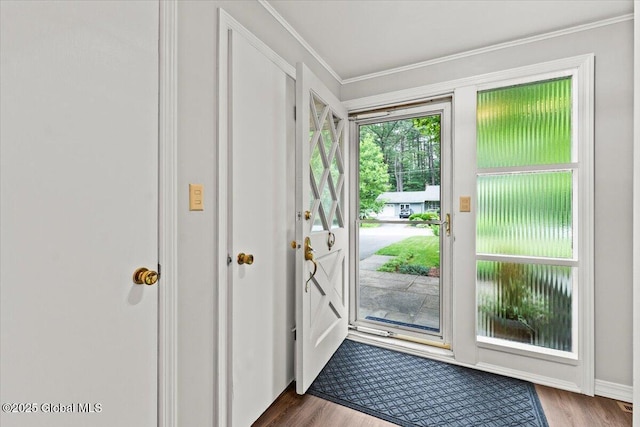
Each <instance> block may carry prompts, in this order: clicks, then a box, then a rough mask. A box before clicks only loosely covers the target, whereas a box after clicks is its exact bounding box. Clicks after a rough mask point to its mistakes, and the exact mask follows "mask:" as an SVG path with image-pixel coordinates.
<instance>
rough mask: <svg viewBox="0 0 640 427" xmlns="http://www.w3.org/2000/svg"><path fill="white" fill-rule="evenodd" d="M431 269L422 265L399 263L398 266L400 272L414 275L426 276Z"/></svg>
mask: <svg viewBox="0 0 640 427" xmlns="http://www.w3.org/2000/svg"><path fill="white" fill-rule="evenodd" d="M430 271H431V267H425V266H423V265H410V264H409V265H407V264H405V265H401V266H400V267H399V268H398V272H399V273H402V274H413V275H416V276H428V275H429V272H430Z"/></svg>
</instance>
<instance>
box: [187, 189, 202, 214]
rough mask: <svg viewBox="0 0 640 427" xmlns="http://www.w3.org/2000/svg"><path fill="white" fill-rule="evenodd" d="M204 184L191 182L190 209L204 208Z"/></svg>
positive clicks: (198, 209)
mask: <svg viewBox="0 0 640 427" xmlns="http://www.w3.org/2000/svg"><path fill="white" fill-rule="evenodd" d="M203 200H204V186H203V185H202V184H189V210H190V211H203V210H204V204H203Z"/></svg>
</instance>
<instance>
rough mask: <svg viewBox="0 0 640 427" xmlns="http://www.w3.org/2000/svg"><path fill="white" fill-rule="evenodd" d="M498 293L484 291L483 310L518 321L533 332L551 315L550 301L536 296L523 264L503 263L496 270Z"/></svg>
mask: <svg viewBox="0 0 640 427" xmlns="http://www.w3.org/2000/svg"><path fill="white" fill-rule="evenodd" d="M496 279H497V282H498V287H497V292H496V294H495V295H493V296H492V295H490V294H484V295H482V296H481V299H480V310H481V311H483V312H485V313H487V314H489V315H491V316H496V317H499V318H502V319H509V320H516V321H518V322H520V323H522V324H523V325H525V326H526V327H527V328H528V329H529V330H530V331H531V332H532V333H535V332H537V331H538V330H539V329H540V328H542V327H543V326H544V325H545V324H546V323H547V322H548V321H549V317H550V313H549V309H548V301H547V300H546V298H544V297H543V296H536V295H534V293H533V292H532V289H531V286H530V284H529V283H527V282H528V281H527V273H526V271H525V267H524V265H523V264H515V263H503V264H500V267H499V269H498V271H497V277H496Z"/></svg>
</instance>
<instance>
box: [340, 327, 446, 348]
mask: <svg viewBox="0 0 640 427" xmlns="http://www.w3.org/2000/svg"><path fill="white" fill-rule="evenodd" d="M349 329H354V330H356V331H358V332H363V333H365V334H371V335H378V336H380V337H386V338H395V339H399V340H404V341H411V342H414V343H417V344H423V345H428V346H431V347H437V348H441V349H444V350H451V344H445V343H442V342H438V341H432V340H426V339H423V338H416V337H413V336H410V335H403V334H398V333H396V332H390V331H384V330H382V329H375V328H369V327H367V326H354V325H349Z"/></svg>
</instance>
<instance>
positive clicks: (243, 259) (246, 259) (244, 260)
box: [238, 252, 253, 265]
mask: <svg viewBox="0 0 640 427" xmlns="http://www.w3.org/2000/svg"><path fill="white" fill-rule="evenodd" d="M238 264H240V265H242V264H247V265H251V264H253V255H251V254H245V253H244V252H240V253H239V254H238Z"/></svg>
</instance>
